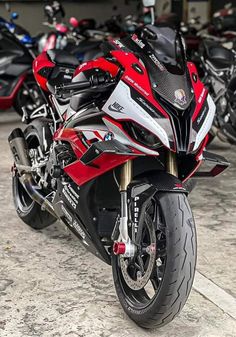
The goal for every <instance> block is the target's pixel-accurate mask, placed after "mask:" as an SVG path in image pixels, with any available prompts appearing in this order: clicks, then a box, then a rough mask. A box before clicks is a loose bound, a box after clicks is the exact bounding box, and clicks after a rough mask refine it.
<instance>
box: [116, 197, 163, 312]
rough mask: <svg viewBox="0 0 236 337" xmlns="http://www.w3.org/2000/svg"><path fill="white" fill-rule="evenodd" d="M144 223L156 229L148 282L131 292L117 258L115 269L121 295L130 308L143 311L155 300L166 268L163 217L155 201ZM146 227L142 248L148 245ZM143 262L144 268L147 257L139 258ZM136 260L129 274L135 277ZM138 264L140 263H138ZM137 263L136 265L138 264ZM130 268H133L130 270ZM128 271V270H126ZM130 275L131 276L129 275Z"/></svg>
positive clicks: (149, 207)
mask: <svg viewBox="0 0 236 337" xmlns="http://www.w3.org/2000/svg"><path fill="white" fill-rule="evenodd" d="M146 221H152V226H155V227H154V228H155V229H156V230H155V232H156V262H155V265H154V268H153V271H152V275H151V277H150V280H149V282H148V283H147V285H146V286H145V287H144V288H142V289H140V290H133V289H131V288H130V287H129V286H128V285H127V283H126V281H125V279H124V277H123V275H122V272H121V269H120V262H119V258H117V259H118V260H117V264H118V265H117V268H118V278H119V283H120V286H121V288H122V291H123V294H124V295H125V299H126V301H127V302H128V303H129V305H130V306H131V307H134V308H136V309H137V308H138V309H145V308H146V307H148V306H150V304H151V303H152V302H153V301H154V300H155V298H156V297H157V296H158V293H159V290H160V287H161V284H162V280H163V278H164V273H165V266H166V259H167V253H166V233H165V228H166V227H165V224H164V221H163V217H162V214H161V209H160V207H159V206H158V205H157V204H156V200H153V201H152V205H149V206H148V207H147V210H146V217H145V222H146ZM146 228H147V226H145V225H144V231H143V237H142V247H145V246H147V245H148V244H149V242H148V240H149V235H148V233H147V232H146V233H145V231H147V230H146ZM141 258H142V260H143V264H144V268H145V264H147V263H148V257H145V255H144V256H143V257H141ZM137 260H139V261H140V257H135V259H134V261H133V262H131V261H130V264H131V273H133V275H135V273H136V271H135V267H133V265H134V266H135V265H136V263H137ZM139 263H140V262H139ZM139 263H138V264H139ZM132 267H133V268H134V269H133V270H132ZM138 268H139V267H138V265H136V270H137V269H138ZM127 270H128V269H127ZM131 275H132V274H131Z"/></svg>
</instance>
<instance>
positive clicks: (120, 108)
mask: <svg viewBox="0 0 236 337" xmlns="http://www.w3.org/2000/svg"><path fill="white" fill-rule="evenodd" d="M108 109H109V110H110V111H113V112H119V113H122V112H123V110H124V107H123V106H121V105H120V104H119V103H117V102H114V103H113V104H111V105H109V107H108Z"/></svg>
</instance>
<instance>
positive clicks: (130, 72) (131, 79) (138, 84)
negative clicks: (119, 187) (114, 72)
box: [111, 51, 169, 119]
mask: <svg viewBox="0 0 236 337" xmlns="http://www.w3.org/2000/svg"><path fill="white" fill-rule="evenodd" d="M111 54H112V55H113V56H114V57H115V58H116V59H117V61H118V62H119V63H120V64H121V65H122V66H123V67H124V69H125V71H124V74H123V76H122V80H123V81H124V82H125V83H127V84H128V85H129V86H131V87H133V88H134V89H135V90H136V91H137V92H139V93H140V95H142V96H144V97H146V98H147V99H148V101H149V102H150V103H152V104H153V105H154V106H155V107H156V108H157V109H158V111H160V112H161V113H162V115H163V116H164V117H165V118H167V119H169V116H168V114H167V113H166V112H165V110H164V109H163V108H162V107H161V105H160V104H158V102H157V101H156V99H155V98H154V96H153V93H152V88H151V83H150V80H149V76H148V73H147V70H146V68H145V67H144V66H143V65H142V64H141V63H140V62H139V60H138V59H137V57H136V56H135V55H134V54H132V53H125V52H124V51H112V52H111ZM133 64H138V65H139V67H140V68H141V69H142V71H143V74H139V73H138V72H137V71H135V70H134V69H133V68H132V65H133Z"/></svg>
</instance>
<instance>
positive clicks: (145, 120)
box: [103, 81, 170, 148]
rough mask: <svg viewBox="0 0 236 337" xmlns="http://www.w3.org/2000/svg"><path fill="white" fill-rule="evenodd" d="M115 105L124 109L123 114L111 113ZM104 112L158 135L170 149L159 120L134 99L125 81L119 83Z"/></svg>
mask: <svg viewBox="0 0 236 337" xmlns="http://www.w3.org/2000/svg"><path fill="white" fill-rule="evenodd" d="M140 97H141V95H140ZM114 103H118V104H119V105H120V106H121V107H122V112H119V111H117V112H116V111H111V109H109V107H112V106H113V105H114ZM103 111H104V112H105V113H106V114H108V115H110V116H111V117H112V118H114V119H115V120H125V119H127V120H133V121H134V122H136V123H138V124H139V125H141V126H143V127H144V128H145V129H147V130H149V131H150V132H151V133H153V134H154V135H156V136H157V137H158V138H159V139H160V141H161V142H162V143H163V145H165V146H166V147H168V148H170V142H169V139H168V135H167V133H166V131H165V130H164V129H163V128H162V127H161V125H160V124H159V123H158V119H154V118H152V117H151V116H150V115H149V114H148V113H147V112H146V111H145V110H144V109H143V108H142V107H141V106H140V105H139V104H138V103H137V102H136V101H134V100H133V99H132V97H131V94H130V88H129V86H128V85H127V84H125V83H124V82H123V81H120V82H119V84H118V85H117V87H116V89H115V90H114V91H113V93H112V95H111V96H110V98H109V99H108V101H107V102H106V104H105V105H104V107H103ZM163 119H164V117H163ZM160 120H161V119H160ZM167 121H168V120H167ZM169 123H170V122H169Z"/></svg>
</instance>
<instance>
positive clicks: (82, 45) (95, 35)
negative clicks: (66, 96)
mask: <svg viewBox="0 0 236 337" xmlns="http://www.w3.org/2000/svg"><path fill="white" fill-rule="evenodd" d="M60 11H62V12H61V14H60ZM44 12H45V15H46V17H47V21H46V22H44V23H43V24H44V25H46V26H48V27H50V28H52V31H50V32H49V33H46V34H44V35H43V36H42V37H41V39H40V40H39V42H38V50H39V52H43V51H47V50H51V49H57V50H59V49H60V50H65V51H68V52H70V53H71V54H72V55H75V56H76V57H77V58H78V60H79V61H87V60H90V59H94V58H96V57H97V56H98V55H99V54H101V50H100V44H101V41H102V40H105V39H106V38H108V36H109V34H107V33H105V32H102V31H100V30H97V29H95V27H96V22H95V21H94V20H93V19H84V20H81V21H78V20H77V19H76V18H70V20H69V22H70V26H68V25H66V24H64V23H62V22H61V21H62V19H63V18H64V16H65V10H64V8H63V7H62V5H60V10H59V9H58V8H57V10H56V11H55V8H54V7H53V5H46V6H45V7H44Z"/></svg>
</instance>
